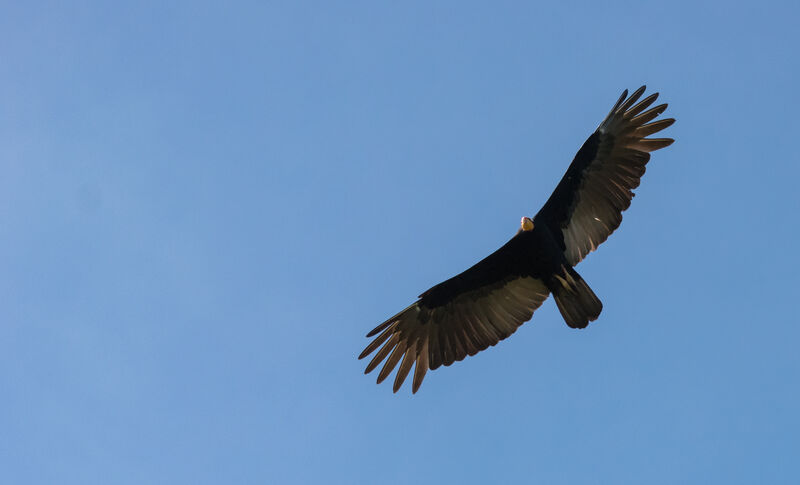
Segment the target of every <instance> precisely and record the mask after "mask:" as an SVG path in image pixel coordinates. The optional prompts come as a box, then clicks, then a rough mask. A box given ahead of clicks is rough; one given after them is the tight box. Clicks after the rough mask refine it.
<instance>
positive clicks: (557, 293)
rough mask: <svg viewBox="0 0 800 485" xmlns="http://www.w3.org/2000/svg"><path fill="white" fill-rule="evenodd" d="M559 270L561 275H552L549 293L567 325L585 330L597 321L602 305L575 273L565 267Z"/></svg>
mask: <svg viewBox="0 0 800 485" xmlns="http://www.w3.org/2000/svg"><path fill="white" fill-rule="evenodd" d="M561 269H562V273H561V274H556V275H553V278H552V280H551V282H550V287H551V288H550V291H552V292H553V296H554V297H555V299H556V305H558V310H559V311H560V312H561V316H562V317H564V321H565V322H567V325H569V326H570V327H572V328H585V327H586V326H587V325H589V322H591V321H594V320H597V317H599V316H600V312H601V311H602V310H603V304H602V303H601V302H600V299H599V298H597V295H595V294H594V292H593V291H592V289H591V288H589V285H587V284H586V282H585V281H583V278H581V276H580V275H579V274H578V272H577V271H575V270H574V269H572V268H569V267H566V266H562V267H561Z"/></svg>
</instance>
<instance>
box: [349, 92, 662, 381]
mask: <svg viewBox="0 0 800 485" xmlns="http://www.w3.org/2000/svg"><path fill="white" fill-rule="evenodd" d="M644 90H645V87H644V86H642V87H641V88H639V89H637V90H636V91H635V92H634V93H633V94H631V96H630V97H628V91H627V90H626V91H625V92H623V93H622V96H620V98H619V100H618V101H617V103H616V104H615V105H614V107H613V108H612V109H611V112H610V113H609V114H608V116H607V117H606V119H605V120H603V122H602V123H600V126H599V127H598V128H597V130H596V131H595V132H594V133H593V134H592V135H591V136H590V137H589V138H588V139H587V140H586V142H585V143H584V144H583V146H582V147H581V149H580V150H579V151H578V154H577V155H576V156H575V159H574V160H573V161H572V164H570V166H569V168H568V169H567V173H566V174H564V177H563V178H562V179H561V182H559V184H558V186H557V187H556V189H555V191H553V194H552V195H551V196H550V198H549V199H548V200H547V202H546V203H545V204H544V206H543V207H542V209H541V210H540V211H539V213H538V214H536V216H535V217H534V218H533V219H532V220H531V219H529V218H527V217H524V218H523V219H522V224H521V227H520V229H519V231H517V234H516V235H515V236H514V237H512V238H511V240H509V241H508V242H507V243H506V244H504V245H503V247H501V248H500V249H498V250H497V251H495V252H494V253H492V254H490V255H489V256H487V257H486V258H484V259H483V260H482V261H480V262H479V263H477V264H476V265H474V266H472V267H471V268H469V269H468V270H466V271H464V272H463V273H461V274H459V275H456V276H454V277H453V278H450V279H449V280H447V281H444V282H442V283H439V284H438V285H436V286H434V287H433V288H430V289H429V290H427V291H425V292H424V293H422V295H420V297H419V300H417V301H416V302H414V303H413V304H412V305H411V306H409V307H408V308H406V309H405V310H403V311H401V312H400V313H398V314H397V315H395V316H393V317H392V318H390V319H388V320H386V321H385V322H383V323H382V324H380V325H378V326H377V327H375V329H373V330H372V331H371V332H369V333H368V334H367V337H375V338H374V340H373V341H372V342H371V343H370V344H369V345H368V346H367V348H365V349H364V351H363V352H362V353H361V355H360V356H359V357H358V358H359V359H363V358H364V357H366V356H368V355H369V354H371V353H372V352H374V351H375V350H378V352H377V354H376V355H375V357H373V359H372V360H371V361H370V362H369V364H368V365H367V369H366V373H369V372H371V371H372V370H373V369H375V368H376V367H377V366H378V365H379V364H380V363H381V362H383V361H384V360H386V363H385V364H384V366H383V368H382V369H381V371H380V373H379V374H378V383H380V382H382V381H383V380H384V379H386V377H387V376H388V375H389V374H390V373H391V372H392V370H394V368H395V367H396V366H397V365H398V364H400V367H399V369H398V371H397V375H396V377H395V380H394V391H395V392H397V390H398V389H399V388H400V386H401V385H402V384H403V381H404V380H405V378H406V377H407V376H408V374H409V373H410V371H411V367H412V366H413V365H414V364H415V363H416V366H415V370H414V378H413V385H412V391H413V392H417V390H418V389H419V386H420V385H421V384H422V380H423V379H424V377H425V373H426V372H427V370H428V369H431V370H433V369H436V368H438V367H439V366H441V365H445V366H447V365H450V364H452V363H453V362H455V361H459V360H462V359H464V357H466V356H467V355H475V354H476V353H478V352H480V351H481V350H483V349H485V348H487V347H489V346H492V345H495V344H496V343H497V342H499V341H500V340H503V339H504V338H506V337H508V336H509V335H511V334H512V333H514V332H515V331H516V330H517V328H518V327H519V326H520V325H522V324H523V323H524V322H526V321H528V320H530V318H531V317H532V316H533V312H534V311H535V310H536V309H537V308H539V306H541V304H542V303H544V301H545V299H547V296H548V295H549V294H550V293H552V294H553V297H554V298H555V300H556V305H557V306H558V309H559V311H560V312H561V315H562V316H563V317H564V320H565V321H566V323H567V325H569V326H570V327H572V328H584V327H586V326H587V325H588V324H589V322H591V321H594V320H596V319H597V317H598V316H599V315H600V311H601V310H602V308H603V305H602V303H601V302H600V300H599V299H598V298H597V296H596V295H595V294H594V292H593V291H592V290H591V288H589V286H588V285H587V284H586V282H585V281H583V278H581V277H580V275H579V274H578V273H577V272H576V271H575V270H574V269H573V266H575V265H576V264H578V263H579V262H580V261H581V260H582V259H583V258H584V257H586V255H587V254H588V253H590V252H591V251H594V250H595V249H596V248H597V246H599V245H600V243H602V242H603V241H605V240H606V239H607V238H608V236H610V235H611V233H612V232H614V230H615V229H617V228H618V227H619V225H620V223H621V222H622V211H624V210H625V209H627V208H628V207H629V206H630V204H631V199H632V198H633V195H634V194H633V192H632V191H633V189H635V188H636V187H638V186H639V181H640V179H641V177H642V175H644V172H645V165H646V164H647V162H648V161H649V160H650V152H652V151H654V150H658V149H660V148H664V147H666V146H669V145H670V144H671V143H672V142H673V141H674V140H672V139H671V138H647V136H649V135H652V134H654V133H657V132H659V131H661V130H663V129H664V128H667V127H668V126H670V125H671V124H672V123H674V122H675V120H674V119H672V118H668V119H662V120H658V121H653V120H654V119H655V118H656V117H658V116H659V115H660V114H661V113H663V112H664V110H665V109H666V108H667V105H666V104H660V105H658V106H655V107H653V108H650V106H651V105H652V104H653V102H654V101H655V100H656V98H657V97H658V94H657V93H656V94H651V95H650V96H647V97H646V98H644V99H643V100H641V101H639V102H638V103H637V101H638V100H639V98H640V97H641V96H642V94H643V93H644ZM635 103H637V104H635ZM648 108H649V109H648Z"/></svg>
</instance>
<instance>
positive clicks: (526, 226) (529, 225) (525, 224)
mask: <svg viewBox="0 0 800 485" xmlns="http://www.w3.org/2000/svg"><path fill="white" fill-rule="evenodd" d="M519 230H520V232H527V231H532V230H533V219H531V218H530V217H523V218H522V220H521V221H520V223H519Z"/></svg>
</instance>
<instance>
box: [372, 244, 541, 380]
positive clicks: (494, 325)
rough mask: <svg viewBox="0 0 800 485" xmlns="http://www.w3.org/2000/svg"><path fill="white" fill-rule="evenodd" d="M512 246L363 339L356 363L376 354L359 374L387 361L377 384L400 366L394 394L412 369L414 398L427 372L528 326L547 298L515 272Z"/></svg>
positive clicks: (537, 282)
mask: <svg viewBox="0 0 800 485" xmlns="http://www.w3.org/2000/svg"><path fill="white" fill-rule="evenodd" d="M515 240H516V238H514V239H512V240H511V241H509V242H508V243H507V244H506V245H505V246H503V247H502V248H500V249H498V250H497V251H495V252H494V253H493V254H491V255H490V256H488V257H487V258H486V259H484V260H483V261H481V262H479V263H478V264H476V265H475V266H473V267H471V268H470V269H468V270H466V271H464V272H463V273H461V274H459V275H458V276H455V277H453V278H451V279H449V280H447V281H444V282H442V283H439V284H438V285H436V286H434V287H433V288H431V289H429V290H428V291H426V292H425V293H423V294H422V295H420V298H419V300H417V301H416V302H415V303H413V304H412V305H411V306H409V307H408V308H406V309H405V310H403V311H401V312H400V313H398V314H397V315H395V316H393V317H392V318H390V319H388V320H386V321H385V322H383V323H382V324H380V325H378V326H377V327H375V329H373V330H372V331H371V332H369V333H368V334H367V337H375V336H376V335H377V337H375V339H374V340H373V341H372V342H371V343H370V344H369V345H368V346H367V348H365V349H364V351H363V352H362V353H361V355H359V357H358V358H359V359H363V358H364V357H366V356H368V355H369V354H371V353H372V352H374V351H375V350H377V349H378V348H379V347H380V350H378V353H377V354H375V357H373V358H372V360H371V361H370V363H369V364H368V365H367V368H366V370H365V372H364V373H365V374H368V373H369V372H371V371H372V370H373V369H375V368H376V367H378V365H379V364H380V363H381V362H383V361H384V360H386V363H385V364H384V365H383V368H382V369H381V371H380V373H379V374H378V383H381V382H382V381H383V380H384V379H386V377H387V376H388V375H389V374H390V373H391V372H392V370H394V368H395V367H396V366H397V364H398V363H400V367H399V369H398V371H397V375H396V377H395V380H394V387H393V389H394V392H397V390H398V389H400V386H402V385H403V381H404V380H405V378H406V377H407V376H408V374H409V372H410V371H411V366H412V365H414V363H416V367H415V370H414V380H413V384H412V391H413V392H415V393H416V392H417V390H418V389H419V386H420V385H421V384H422V380H423V379H424V377H425V373H426V372H427V371H428V369H431V370H433V369H437V368H438V367H439V366H441V365H445V366H448V365H450V364H452V363H453V362H456V361H459V360H463V359H464V357H466V356H467V355H475V354H476V353H478V352H480V351H481V350H484V349H486V348H488V347H490V346H493V345H495V344H496V343H497V342H499V341H500V340H503V339H504V338H506V337H508V336H509V335H511V334H512V333H514V332H515V331H516V330H517V328H518V327H519V326H520V325H522V324H523V323H524V322H526V321H528V320H530V319H531V317H532V316H533V312H534V310H536V309H537V308H539V306H541V304H542V303H543V302H544V301H545V299H547V296H548V295H549V293H550V292H549V290H548V289H547V287H546V286H545V285H544V282H543V281H541V280H540V279H537V278H535V277H533V276H530V275H523V274H519V273H518V271H515V266H516V264H515V262H516V261H515V259H516V258H515V252H516V251H517V247H518V246H516V241H515ZM387 357H388V359H387Z"/></svg>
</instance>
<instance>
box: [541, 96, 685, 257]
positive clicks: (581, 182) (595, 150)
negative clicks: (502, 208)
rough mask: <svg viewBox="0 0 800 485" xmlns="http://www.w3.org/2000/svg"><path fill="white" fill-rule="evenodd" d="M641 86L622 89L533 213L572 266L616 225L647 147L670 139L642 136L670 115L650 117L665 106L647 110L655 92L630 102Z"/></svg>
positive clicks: (641, 171)
mask: <svg viewBox="0 0 800 485" xmlns="http://www.w3.org/2000/svg"><path fill="white" fill-rule="evenodd" d="M644 90H645V87H644V86H642V87H641V88H639V89H637V90H636V91H635V92H634V93H633V94H632V95H631V96H630V97H628V91H627V90H625V92H623V93H622V96H620V98H619V100H618V101H617V103H616V104H615V105H614V107H613V108H611V112H610V113H609V114H608V116H607V117H606V119H605V120H603V122H602V123H600V126H599V127H598V128H597V131H595V132H594V133H593V134H592V135H591V136H590V137H589V139H588V140H586V142H585V143H584V144H583V146H582V147H581V149H580V150H579V151H578V154H577V155H576V156H575V159H574V160H573V161H572V164H571V165H570V166H569V168H568V169H567V173H566V174H564V177H563V178H562V179H561V182H559V184H558V186H557V187H556V189H555V191H553V194H552V195H551V196H550V198H549V199H548V200H547V202H546V203H545V204H544V206H543V207H542V209H541V210H540V211H539V213H538V214H537V215H536V217H535V218H534V224H542V223H543V224H546V225H547V226H548V228H549V229H550V230H551V232H552V233H553V234H555V235H556V236H557V237H558V236H559V235H560V236H561V237H562V238H563V240H562V241H561V242H562V245H563V248H564V254H565V256H566V258H567V261H569V263H570V264H572V265H575V264H577V263H578V262H580V261H581V260H582V259H583V258H584V257H586V255H587V254H589V253H590V252H592V251H594V250H595V249H596V248H597V246H599V245H600V243H602V242H603V241H605V240H606V239H608V236H610V235H611V233H612V232H614V230H615V229H616V228H618V227H619V225H620V223H621V222H622V211H624V210H625V209H627V208H628V207H629V206H630V205H631V199H633V196H634V194H633V189H635V188H636V187H638V186H639V182H640V179H641V178H642V175H644V171H645V165H646V164H647V162H648V161H649V160H650V152H652V151H654V150H658V149H660V148H664V147H666V146H669V145H671V144H672V142H673V141H674V140H673V139H671V138H647V137H648V136H650V135H652V134H654V133H657V132H659V131H661V130H663V129H664V128H666V127H668V126H670V125H671V124H672V123H674V122H675V120H674V119H672V118H667V119H662V120H658V121H653V120H654V119H655V118H656V117H658V115H660V114H661V113H663V112H664V110H665V109H667V105H666V104H660V105H658V106H656V107H654V108H650V109H647V108H648V107H649V106H650V105H652V104H653V102H654V101H655V100H656V98H657V97H658V93H654V94H651V95H650V96H647V97H646V98H644V99H643V100H642V101H640V102H639V103H638V104H635V105H634V103H636V101H637V100H638V99H639V98H640V97H641V96H642V94H643V93H644ZM645 110H646V111H645Z"/></svg>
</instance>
